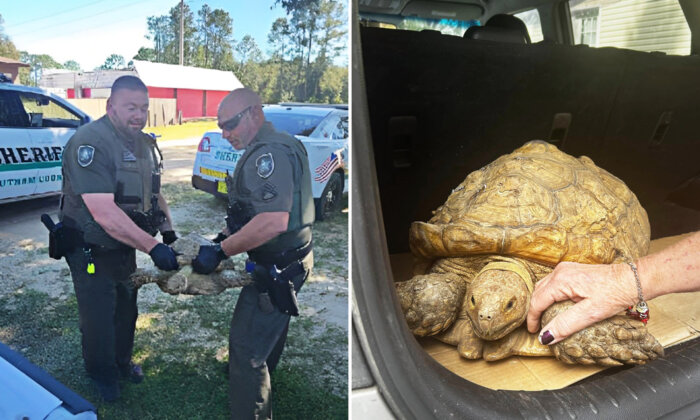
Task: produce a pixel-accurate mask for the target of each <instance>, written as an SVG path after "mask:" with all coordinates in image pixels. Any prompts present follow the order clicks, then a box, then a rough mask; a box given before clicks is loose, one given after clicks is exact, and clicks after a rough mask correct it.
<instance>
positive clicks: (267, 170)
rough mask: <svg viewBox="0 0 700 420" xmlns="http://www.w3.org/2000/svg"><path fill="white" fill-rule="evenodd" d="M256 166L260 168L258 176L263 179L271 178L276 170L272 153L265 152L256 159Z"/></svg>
mask: <svg viewBox="0 0 700 420" xmlns="http://www.w3.org/2000/svg"><path fill="white" fill-rule="evenodd" d="M255 167H256V168H258V176H259V177H260V178H262V179H266V178H269V177H270V175H272V172H273V171H274V170H275V160H274V159H272V154H271V153H264V154H262V155H260V156H258V158H257V159H255Z"/></svg>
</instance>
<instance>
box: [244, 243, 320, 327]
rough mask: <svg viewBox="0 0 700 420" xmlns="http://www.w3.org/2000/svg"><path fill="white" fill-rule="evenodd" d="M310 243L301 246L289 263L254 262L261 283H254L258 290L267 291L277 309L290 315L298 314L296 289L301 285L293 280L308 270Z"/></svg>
mask: <svg viewBox="0 0 700 420" xmlns="http://www.w3.org/2000/svg"><path fill="white" fill-rule="evenodd" d="M311 249H312V247H311V244H310V243H309V244H307V245H305V246H303V247H301V248H298V250H296V251H299V252H298V253H297V255H296V257H297V258H296V259H294V260H293V261H292V262H291V263H289V264H287V265H284V266H282V268H280V267H278V266H277V264H271V265H268V264H264V263H259V262H256V265H255V270H256V272H257V274H258V275H257V276H256V277H257V279H258V280H259V282H260V283H262V284H256V286H257V287H258V291H260V292H261V293H265V292H266V293H268V294H269V295H270V299H271V300H272V303H273V304H274V305H275V306H276V307H277V309H278V310H279V311H280V312H282V313H285V314H287V315H291V316H298V315H299V303H298V302H297V295H296V292H297V290H298V289H299V288H300V287H301V283H299V284H298V285H295V284H294V282H293V280H294V278H296V277H297V276H299V275H301V274H304V273H305V272H306V271H307V270H309V269H310V268H311V267H310V263H309V262H308V260H310V259H311V258H310V257H309V258H306V257H307V255H308V254H309V253H310V252H311Z"/></svg>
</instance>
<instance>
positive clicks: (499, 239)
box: [396, 140, 663, 366]
mask: <svg viewBox="0 0 700 420" xmlns="http://www.w3.org/2000/svg"><path fill="white" fill-rule="evenodd" d="M649 242H650V228H649V220H648V218H647V214H646V211H645V210H644V209H643V208H642V206H641V205H640V203H639V201H638V200H637V198H636V196H635V195H634V194H633V193H632V191H630V190H629V188H627V186H626V185H625V184H624V183H623V182H622V181H621V180H619V179H618V178H616V177H615V176H613V175H611V174H610V173H608V172H607V171H605V170H604V169H601V168H599V167H597V166H596V165H595V164H594V163H593V161H592V160H591V159H589V158H588V157H586V156H581V157H580V158H578V159H577V158H575V157H573V156H570V155H567V154H566V153H564V152H562V151H560V150H559V149H557V147H556V146H554V145H551V144H549V143H546V142H543V141H538V140H535V141H531V142H528V143H526V144H525V145H523V146H522V147H520V148H518V149H517V150H515V151H514V152H512V153H510V154H507V155H504V156H501V157H500V158H498V159H496V160H495V161H493V162H492V163H491V164H489V165H487V166H485V167H483V168H481V169H479V170H477V171H475V172H473V173H471V174H469V175H468V176H467V178H466V179H465V180H464V181H463V182H462V183H461V184H460V185H459V186H457V188H455V189H454V190H453V191H452V192H451V194H450V195H449V197H448V198H447V201H446V202H445V203H444V204H443V205H442V206H440V207H438V209H437V210H435V211H434V212H433V216H432V218H431V219H430V220H429V221H428V222H414V223H412V225H411V227H410V231H409V243H410V248H411V252H412V253H413V254H414V256H416V257H417V258H416V264H415V265H414V274H415V277H413V278H412V279H410V280H408V281H405V282H398V283H396V290H397V294H398V296H399V301H400V304H401V307H402V310H403V313H404V316H405V318H406V321H407V323H408V326H409V328H410V329H411V331H412V332H413V334H414V335H417V336H434V337H435V338H437V339H438V340H441V341H443V342H445V343H448V344H451V345H455V346H457V350H458V352H459V354H460V355H461V356H462V357H465V358H467V359H479V358H482V357H483V358H484V359H485V360H487V361H493V360H500V359H503V358H505V357H508V356H510V355H524V356H546V355H552V353H553V355H554V356H555V357H556V358H557V359H559V360H561V361H563V362H566V363H580V364H598V365H604V366H616V365H622V364H644V363H645V362H646V361H648V360H653V359H655V358H657V357H658V356H661V355H663V347H662V346H661V345H660V344H659V343H658V341H657V340H656V339H655V338H654V337H653V336H652V335H651V334H650V333H649V332H648V331H647V330H646V326H645V325H644V324H643V323H642V322H640V321H638V320H635V319H631V318H629V317H627V316H624V315H616V316H614V317H612V318H609V319H607V320H604V321H601V322H598V323H596V324H594V325H593V326H590V327H588V328H587V329H584V330H583V331H580V332H578V333H576V334H573V335H572V336H570V337H569V338H568V339H566V340H562V341H560V342H558V343H556V344H554V345H552V346H545V345H542V344H540V342H539V341H538V339H537V335H536V334H530V333H529V332H528V331H527V329H526V326H525V325H524V322H523V321H524V320H525V318H526V315H527V311H528V308H529V304H530V295H531V293H532V289H533V286H534V284H535V283H536V282H537V281H538V280H540V279H542V278H543V277H544V276H546V275H547V274H548V273H550V272H551V271H552V270H553V268H554V266H555V265H556V264H557V263H559V262H561V261H574V262H579V263H589V264H608V263H618V262H625V261H632V260H633V259H635V258H638V257H640V256H642V255H645V254H646V253H647V252H648V249H649ZM572 304H573V303H572V302H560V303H556V304H554V305H552V306H551V307H550V308H549V309H547V310H546V311H545V312H544V314H543V316H542V325H545V324H546V323H548V322H549V321H550V320H551V319H552V318H553V317H554V316H555V315H556V314H557V313H559V312H561V311H563V310H565V309H566V308H567V307H568V306H570V305H572Z"/></svg>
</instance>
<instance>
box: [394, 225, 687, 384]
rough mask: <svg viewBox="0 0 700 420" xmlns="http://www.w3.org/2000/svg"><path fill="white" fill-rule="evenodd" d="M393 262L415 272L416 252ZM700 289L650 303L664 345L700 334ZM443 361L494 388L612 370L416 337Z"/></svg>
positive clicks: (656, 245)
mask: <svg viewBox="0 0 700 420" xmlns="http://www.w3.org/2000/svg"><path fill="white" fill-rule="evenodd" d="M685 236H687V235H679V236H673V237H667V238H661V239H658V240H654V241H652V242H651V249H650V250H649V252H650V253H652V252H656V251H659V250H661V249H663V248H665V247H667V246H669V245H671V244H673V243H675V242H676V241H678V240H680V239H682V238H683V237H685ZM391 265H392V269H393V272H394V279H395V280H406V279H408V278H410V276H411V270H412V256H411V254H408V253H406V254H394V255H392V256H391ZM698 302H700V292H696V293H680V294H671V295H666V296H660V297H658V298H656V299H653V300H651V301H649V302H648V303H649V310H650V313H651V317H650V319H649V324H648V328H649V331H650V332H651V333H652V334H653V335H654V336H655V337H656V338H657V340H659V342H660V343H661V345H663V346H664V348H668V347H670V346H673V345H675V344H680V343H682V342H684V341H688V340H692V339H693V338H696V337H698V336H700V304H698ZM416 339H417V340H418V342H419V343H420V345H421V346H422V347H423V348H424V349H425V351H427V352H428V354H430V355H431V356H432V357H433V358H434V359H435V360H436V361H437V362H438V363H440V364H441V365H443V366H444V367H446V368H447V369H449V370H450V371H452V372H454V373H455V374H457V375H459V376H461V377H462V378H464V379H466V380H468V381H471V382H473V383H476V384H479V385H482V386H485V387H488V388H491V389H508V390H525V391H536V390H544V389H559V388H563V387H565V386H568V385H571V384H573V383H575V382H578V381H580V380H581V379H584V378H586V377H588V376H591V375H593V374H595V373H598V372H601V371H603V370H605V369H606V368H604V367H601V366H582V365H567V364H565V363H562V362H559V361H558V360H556V359H555V358H554V357H522V356H515V357H509V358H506V359H504V360H501V361H498V362H485V361H484V360H467V359H464V358H462V357H460V356H459V354H457V349H456V347H454V346H450V345H448V344H445V343H442V342H440V341H438V340H435V339H433V338H429V337H428V338H416Z"/></svg>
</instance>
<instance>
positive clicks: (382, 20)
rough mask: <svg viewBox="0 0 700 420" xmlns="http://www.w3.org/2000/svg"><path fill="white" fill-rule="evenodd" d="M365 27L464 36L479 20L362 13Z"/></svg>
mask: <svg viewBox="0 0 700 420" xmlns="http://www.w3.org/2000/svg"><path fill="white" fill-rule="evenodd" d="M361 18H362V24H363V25H365V26H372V27H380V28H392V29H404V30H409V31H422V30H426V29H427V30H432V31H439V32H440V33H443V34H445V35H457V36H462V35H464V32H466V30H467V29H469V27H470V26H474V25H477V26H478V25H479V21H478V20H466V21H465V20H456V19H424V18H419V17H415V16H394V15H383V14H378V13H362V14H361Z"/></svg>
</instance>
